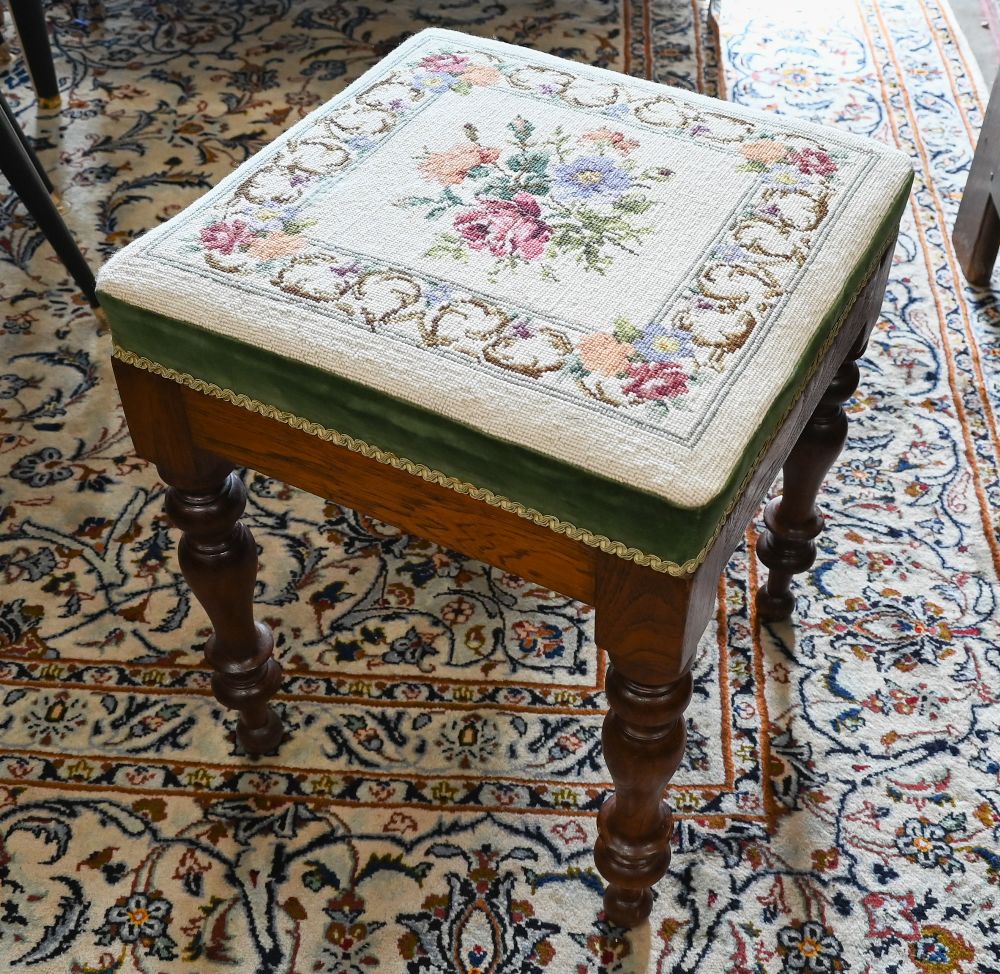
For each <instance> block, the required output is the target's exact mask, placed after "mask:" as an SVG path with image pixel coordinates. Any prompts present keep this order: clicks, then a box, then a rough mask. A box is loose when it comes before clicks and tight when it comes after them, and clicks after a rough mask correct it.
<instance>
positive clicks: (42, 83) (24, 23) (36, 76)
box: [10, 0, 62, 109]
mask: <svg viewBox="0 0 1000 974" xmlns="http://www.w3.org/2000/svg"><path fill="white" fill-rule="evenodd" d="M10 12H11V14H12V15H13V17H14V26H15V27H17V36H18V37H19V38H20V40H21V50H22V51H23V53H24V59H25V61H27V62H28V71H29V72H30V73H31V80H32V81H33V82H34V85H35V92H36V94H37V95H38V104H39V105H41V107H42V108H45V109H54V108H58V107H59V105H60V104H61V101H62V100H61V99H60V97H59V81H58V80H57V78H56V67H55V64H54V63H53V61H52V48H51V46H50V45H49V31H48V27H47V26H46V24H45V11H44V10H43V9H42V0H10Z"/></svg>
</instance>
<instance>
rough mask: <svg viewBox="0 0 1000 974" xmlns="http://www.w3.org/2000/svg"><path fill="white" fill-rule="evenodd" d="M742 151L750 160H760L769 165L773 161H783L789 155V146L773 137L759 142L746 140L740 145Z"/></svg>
mask: <svg viewBox="0 0 1000 974" xmlns="http://www.w3.org/2000/svg"><path fill="white" fill-rule="evenodd" d="M740 152H741V153H742V154H743V158H744V159H746V160H747V161H748V162H760V163H763V165H765V166H768V165H770V164H771V163H772V162H781V160H782V159H784V158H785V157H786V156H787V155H788V146H786V145H782V144H781V143H780V142H775V141H774V140H773V139H761V140H760V141H759V142H744V143H743V145H741V146H740Z"/></svg>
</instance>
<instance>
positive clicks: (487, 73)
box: [461, 64, 503, 88]
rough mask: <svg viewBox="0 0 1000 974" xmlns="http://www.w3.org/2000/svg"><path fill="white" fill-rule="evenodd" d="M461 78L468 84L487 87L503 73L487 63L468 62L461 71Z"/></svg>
mask: <svg viewBox="0 0 1000 974" xmlns="http://www.w3.org/2000/svg"><path fill="white" fill-rule="evenodd" d="M461 78H462V81H467V82H468V83H469V84H470V85H477V86H480V87H483V88H488V87H489V86H490V85H495V84H496V83H497V82H498V81H500V80H501V78H503V75H502V74H501V73H500V72H499V71H498V70H497V69H496V68H494V67H490V65H488V64H470V65H469V67H467V68H466V69H465V70H464V71H463V72H462V75H461Z"/></svg>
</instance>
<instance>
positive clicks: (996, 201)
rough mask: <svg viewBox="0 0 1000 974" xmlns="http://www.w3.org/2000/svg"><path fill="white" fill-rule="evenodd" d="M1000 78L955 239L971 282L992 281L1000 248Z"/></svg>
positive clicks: (979, 145)
mask: <svg viewBox="0 0 1000 974" xmlns="http://www.w3.org/2000/svg"><path fill="white" fill-rule="evenodd" d="M998 163H1000V78H998V79H997V81H995V82H994V84H993V90H992V92H991V93H990V103H989V105H988V106H987V108H986V117H985V118H984V119H983V127H982V130H981V131H980V133H979V142H978V143H977V145H976V154H975V155H974V156H973V158H972V168H971V169H970V170H969V178H968V179H967V180H966V183H965V192H964V193H963V194H962V202H961V204H960V205H959V207H958V216H957V217H956V219H955V229H954V230H953V232H952V241H953V242H954V244H955V253H956V255H957V256H958V262H959V264H960V265H961V267H962V273H963V274H965V277H966V280H968V282H969V283H970V284H981V285H985V284H989V282H990V275H991V274H992V273H993V265H994V264H995V263H996V259H997V251H998V250H1000V215H998V212H997V208H998V206H1000V185H998V183H1000V176H997V178H994V177H995V175H996V171H997V170H998V169H1000V165H998Z"/></svg>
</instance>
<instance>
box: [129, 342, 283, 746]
mask: <svg viewBox="0 0 1000 974" xmlns="http://www.w3.org/2000/svg"><path fill="white" fill-rule="evenodd" d="M115 366H116V369H115V371H116V377H117V380H118V386H119V389H120V390H121V393H122V400H123V403H124V404H125V407H126V409H127V411H128V414H129V417H130V423H131V424H132V425H131V429H132V431H133V439H136V437H137V432H136V431H137V430H140V431H141V432H139V433H138V440H139V442H138V443H137V449H140V450H141V451H142V453H143V455H144V456H147V457H148V458H150V459H152V460H153V462H154V463H155V464H156V466H157V470H158V471H159V473H160V476H161V477H162V478H163V480H164V482H165V483H167V484H168V485H169V486H168V490H167V499H166V505H165V507H166V512H167V516H168V517H169V518H170V520H171V522H172V523H173V524H174V525H175V526H176V527H177V528H178V529H179V530H180V531H181V532H182V534H183V536H182V538H181V542H180V545H179V547H178V554H179V558H180V566H181V571H182V572H183V573H184V578H185V580H186V581H187V583H188V585H189V586H190V587H191V591H192V592H194V595H195V597H196V598H197V599H198V601H199V603H200V604H201V606H202V608H204V610H205V612H206V614H207V615H208V617H209V619H210V620H211V622H212V626H213V628H214V634H213V635H212V636H211V637H210V638H209V640H208V643H207V644H206V646H205V656H206V658H207V660H208V662H209V663H210V664H211V666H212V669H213V670H214V671H215V673H214V675H213V677H212V691H213V692H214V694H215V697H216V699H217V700H218V701H219V703H221V704H223V705H224V706H226V707H229V708H231V709H233V710H236V711H238V713H239V720H238V722H237V727H236V735H237V738H238V739H239V742H240V744H241V745H242V746H243V749H244V750H245V751H246V752H247V753H248V754H263V753H265V752H267V751H273V750H275V749H276V748H277V746H278V745H279V744H280V743H281V739H282V736H283V729H282V726H281V721H280V719H279V718H278V715H277V714H276V713H275V712H274V710H273V709H272V708H271V707H270V706H269V704H268V700H269V699H270V698H271V697H272V696H273V695H274V693H275V692H276V691H277V689H278V687H279V686H280V685H281V667H280V665H279V664H278V662H277V660H275V659H273V658H272V656H271V652H272V650H273V648H274V638H273V636H272V635H271V631H270V629H268V627H267V626H266V625H264V624H263V623H259V622H255V621H254V618H253V595H254V583H255V579H256V575H257V545H256V543H255V542H254V539H253V535H252V534H251V533H250V529H249V528H248V527H247V526H246V525H245V524H242V523H241V522H240V515H241V514H242V513H243V509H244V507H245V506H246V488H245V487H244V486H243V482H242V480H240V478H239V477H238V476H237V475H236V474H235V473H234V472H233V464H232V463H230V462H229V461H227V460H223V459H222V458H220V457H217V456H214V455H213V454H211V453H206V452H203V451H201V450H198V449H195V448H194V447H193V445H192V443H191V437H190V432H189V427H188V423H187V416H186V414H185V412H184V409H183V406H182V404H181V403H180V401H179V400H178V399H177V397H159V398H168V399H169V400H170V401H168V402H157V401H156V398H157V397H156V395H155V393H156V391H157V390H158V388H159V387H153V392H154V396H152V397H150V396H149V395H148V393H147V392H145V391H143V390H141V389H139V388H138V387H137V384H136V383H134V382H133V383H131V384H130V383H129V381H128V379H129V377H128V376H127V375H125V373H124V370H123V369H121V368H119V367H118V366H119V363H118V362H115ZM123 375H125V377H124V378H123ZM166 391H167V392H169V391H170V390H166ZM150 409H152V410H155V411H156V412H155V413H154V415H156V417H157V419H156V426H154V427H152V428H150V427H143V426H140V425H139V424H138V423H137V422H135V418H134V417H136V416H138V415H142V414H143V413H145V411H146V410H150ZM156 430H158V432H157V431H156ZM140 443H141V446H140Z"/></svg>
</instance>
